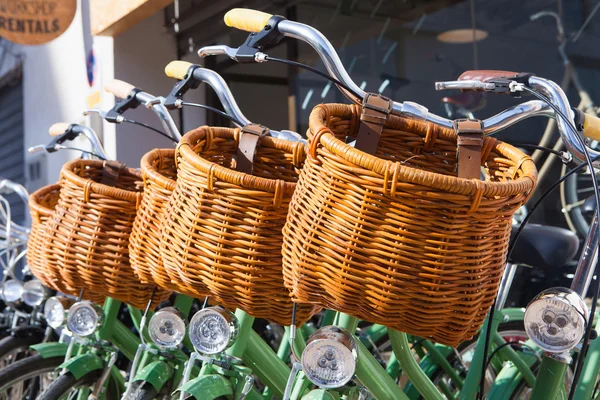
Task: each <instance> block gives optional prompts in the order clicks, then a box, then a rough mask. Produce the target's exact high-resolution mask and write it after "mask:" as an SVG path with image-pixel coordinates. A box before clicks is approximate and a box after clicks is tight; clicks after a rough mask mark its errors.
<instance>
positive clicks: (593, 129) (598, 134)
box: [583, 114, 600, 141]
mask: <svg viewBox="0 0 600 400" xmlns="http://www.w3.org/2000/svg"><path fill="white" fill-rule="evenodd" d="M583 134H584V135H585V137H587V138H590V139H592V140H597V141H600V118H598V117H596V116H595V115H590V114H585V120H584V121H583Z"/></svg>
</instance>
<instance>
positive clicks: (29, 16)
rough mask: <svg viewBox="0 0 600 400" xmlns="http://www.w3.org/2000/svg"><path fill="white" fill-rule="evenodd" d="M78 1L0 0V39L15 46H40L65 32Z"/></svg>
mask: <svg viewBox="0 0 600 400" xmlns="http://www.w3.org/2000/svg"><path fill="white" fill-rule="evenodd" d="M75 11H77V0H0V36H1V37H3V38H5V39H7V40H10V41H11V42H13V43H18V44H43V43H47V42H49V41H51V40H52V39H56V38H57V37H59V36H60V35H62V33H63V32H64V31H66V30H67V28H68V27H69V25H71V22H72V21H73V17H74V16H75Z"/></svg>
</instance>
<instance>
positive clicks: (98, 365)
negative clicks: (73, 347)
mask: <svg viewBox="0 0 600 400" xmlns="http://www.w3.org/2000/svg"><path fill="white" fill-rule="evenodd" d="M59 368H64V369H66V370H67V371H69V372H70V373H71V374H73V376H74V377H75V378H76V379H80V378H82V377H83V376H85V375H87V374H89V373H90V372H92V371H95V370H98V369H104V360H103V359H101V358H100V357H98V356H97V355H95V354H80V355H78V356H75V357H73V358H71V359H69V360H68V361H66V362H64V363H62V364H61V365H60V367H59Z"/></svg>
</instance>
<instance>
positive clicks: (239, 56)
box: [231, 15, 286, 63]
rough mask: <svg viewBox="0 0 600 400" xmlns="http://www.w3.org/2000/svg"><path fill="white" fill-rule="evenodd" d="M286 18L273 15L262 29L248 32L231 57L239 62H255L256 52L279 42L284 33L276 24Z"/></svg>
mask: <svg viewBox="0 0 600 400" xmlns="http://www.w3.org/2000/svg"><path fill="white" fill-rule="evenodd" d="M285 20H286V18H285V17H282V16H280V15H273V16H272V17H271V18H270V19H269V21H268V22H267V25H265V27H264V28H263V30H262V31H260V32H258V33H250V34H249V35H248V38H247V39H246V41H245V42H244V43H243V44H242V45H241V46H240V47H238V48H237V49H236V50H235V55H234V56H233V57H231V58H233V59H234V60H235V61H237V62H239V63H253V62H256V58H255V56H256V53H258V52H260V51H262V50H264V49H265V48H268V47H270V46H273V45H275V44H277V43H279V42H280V41H281V40H282V39H283V37H284V35H283V34H282V33H280V32H279V29H278V28H277V25H279V23H280V22H281V21H285Z"/></svg>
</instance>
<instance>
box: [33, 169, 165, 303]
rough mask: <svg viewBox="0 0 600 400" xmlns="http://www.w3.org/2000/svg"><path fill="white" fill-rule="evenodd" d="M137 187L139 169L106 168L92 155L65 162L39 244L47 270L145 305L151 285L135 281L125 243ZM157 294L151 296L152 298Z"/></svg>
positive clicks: (137, 197)
mask: <svg viewBox="0 0 600 400" xmlns="http://www.w3.org/2000/svg"><path fill="white" fill-rule="evenodd" d="M101 182H104V183H101ZM141 187H142V182H141V176H140V173H139V172H138V171H136V170H133V169H129V168H126V167H124V166H122V168H111V165H110V164H107V163H106V162H103V161H95V160H94V161H92V160H73V161H70V162H68V163H66V164H65V165H64V166H63V168H62V171H61V178H60V196H59V200H58V204H57V206H56V208H55V210H54V213H53V214H52V216H51V217H50V218H49V219H48V221H47V224H46V226H45V228H46V232H45V234H44V237H43V243H42V249H41V256H42V257H44V259H45V261H46V263H47V264H46V265H47V271H48V274H49V275H51V276H52V277H53V279H61V280H64V282H65V283H66V285H68V286H69V287H71V288H76V289H77V290H79V289H81V288H85V291H86V293H89V292H92V293H94V294H98V295H101V296H108V297H112V298H115V299H117V300H121V301H123V302H125V303H128V304H130V305H133V306H135V307H138V308H143V307H145V306H146V304H147V302H148V300H149V299H150V297H151V295H152V290H153V286H151V285H146V284H142V283H140V282H139V279H138V277H137V276H136V275H135V273H134V272H133V270H132V268H131V266H130V264H129V249H128V247H129V234H130V232H131V228H132V226H133V220H134V218H135V215H136V208H137V206H138V205H139V203H140V200H141V197H142V192H141ZM71 294H78V293H71ZM160 300H161V299H160V298H157V297H156V296H155V301H154V304H158V302H159V301H160Z"/></svg>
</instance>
